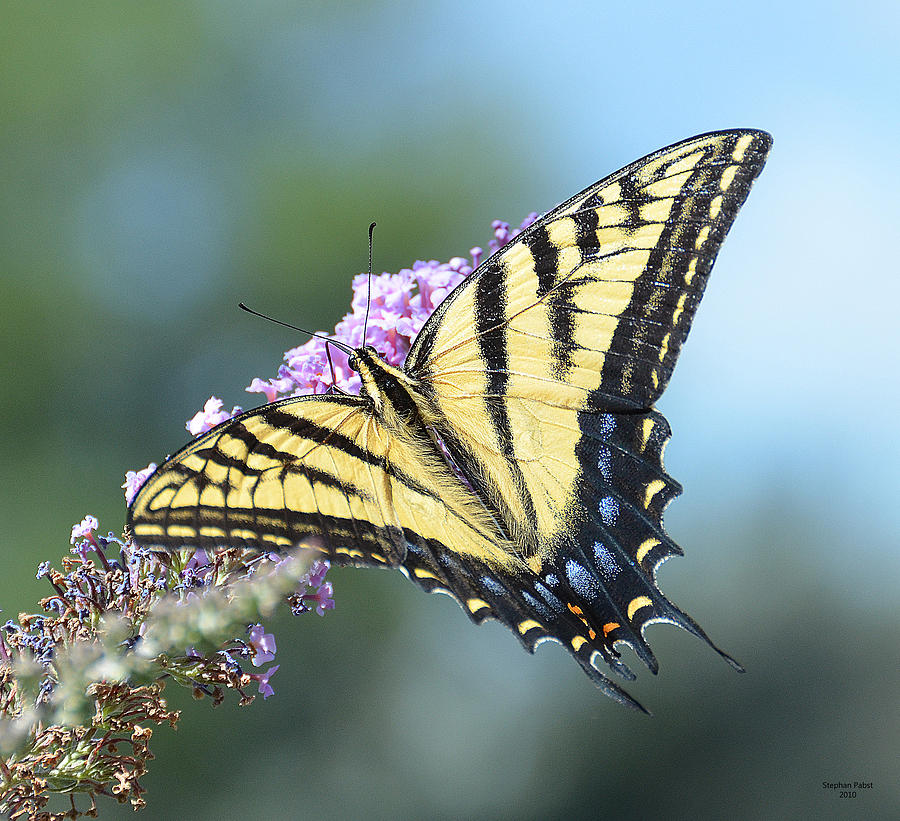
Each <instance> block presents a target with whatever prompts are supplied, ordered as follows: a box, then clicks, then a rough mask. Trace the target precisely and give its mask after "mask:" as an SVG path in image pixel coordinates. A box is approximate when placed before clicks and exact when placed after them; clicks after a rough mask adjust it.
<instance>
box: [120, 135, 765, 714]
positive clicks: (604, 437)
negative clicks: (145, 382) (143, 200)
mask: <svg viewBox="0 0 900 821" xmlns="http://www.w3.org/2000/svg"><path fill="white" fill-rule="evenodd" d="M770 143H771V138H770V137H769V136H768V135H767V134H765V133H764V132H758V131H725V132H716V133H713V134H708V135H701V136H700V137H696V138H693V139H692V140H686V141H684V142H683V143H679V144H677V145H674V146H670V147H669V148H667V149H663V150H662V151H659V152H656V153H655V154H652V155H650V156H648V157H646V158H644V159H643V160H639V161H638V162H636V163H633V164H632V165H631V166H628V167H627V168H625V169H623V170H622V171H620V172H617V173H616V174H613V175H611V176H610V177H608V178H606V179H605V180H602V181H601V182H599V183H596V184H595V185H593V186H591V187H589V188H588V189H585V191H583V192H581V193H580V194H578V195H576V196H575V197H573V198H571V199H570V200H568V201H567V202H565V203H563V204H562V205H560V206H558V207H557V208H555V209H553V210H552V211H550V212H549V213H548V214H546V215H545V216H544V217H542V218H541V219H540V220H538V221H537V222H536V223H535V224H534V225H532V226H531V227H530V228H528V229H527V230H525V231H524V232H523V233H522V234H521V235H520V236H518V237H516V238H515V239H514V240H513V241H512V242H510V243H509V244H508V245H506V246H504V247H503V248H501V249H500V250H499V251H498V252H497V253H496V254H494V255H493V256H492V257H490V258H489V259H488V260H486V261H485V262H484V263H483V264H482V265H481V266H480V267H479V268H478V269H477V270H476V271H475V272H474V273H473V274H471V275H470V276H469V277H468V278H467V279H466V280H465V281H464V282H463V283H462V284H461V285H460V286H458V287H457V288H456V289H455V290H454V291H453V292H452V293H451V294H450V295H449V296H448V297H447V299H446V300H445V301H444V302H443V303H442V304H441V305H440V306H439V308H438V309H437V311H436V312H435V313H434V314H433V315H432V316H431V317H430V318H429V319H428V321H427V322H426V323H425V325H424V326H423V328H422V330H421V332H420V334H419V335H418V337H417V338H416V340H415V342H414V344H413V346H412V348H411V350H410V352H409V354H408V356H407V359H406V362H405V363H404V365H403V367H401V368H397V367H394V366H392V365H389V364H387V363H386V362H385V361H384V360H383V359H381V357H380V356H379V355H378V354H377V352H376V351H375V350H374V349H372V348H369V347H362V348H360V349H359V350H357V351H356V352H355V354H354V355H353V356H351V358H350V366H351V367H352V368H353V369H354V370H356V371H357V372H358V373H359V375H360V380H361V393H360V396H348V395H319V396H308V397H296V398H292V399H286V400H281V401H279V402H275V403H272V404H270V405H267V406H264V407H263V408H259V409H256V410H253V411H249V412H247V413H244V414H242V415H241V416H238V417H236V418H234V419H231V420H228V421H227V422H224V423H223V424H222V425H220V426H219V427H217V428H215V429H213V430H212V431H210V432H209V433H207V434H205V435H203V436H201V437H200V438H198V439H197V440H195V441H194V442H192V443H190V444H189V445H187V446H186V447H185V448H184V449H182V450H181V451H179V452H178V453H177V454H175V455H174V456H172V457H171V458H170V459H168V460H167V461H166V462H165V463H164V464H163V465H161V466H160V468H159V469H158V470H157V471H156V473H155V474H153V475H152V476H151V477H150V478H149V479H148V481H147V483H146V484H145V485H144V487H143V488H142V489H141V491H140V493H139V495H138V496H137V498H136V499H135V501H134V502H133V504H132V506H131V508H130V511H129V526H130V528H131V530H132V532H133V534H134V538H135V539H136V541H138V542H139V543H140V544H144V545H146V546H148V547H152V548H157V549H176V548H179V547H183V546H188V547H190V546H195V547H207V548H214V547H217V546H220V545H237V546H252V547H257V548H260V549H279V548H288V547H292V546H294V545H296V544H298V543H300V542H303V543H306V544H310V545H312V546H313V547H315V548H316V549H318V550H320V551H321V552H322V553H323V554H325V555H327V556H328V557H329V558H331V559H332V560H333V561H336V562H338V563H343V564H358V565H380V566H390V567H397V568H399V569H401V570H402V571H403V572H405V573H406V574H407V575H408V576H409V578H410V579H411V580H413V581H415V582H416V583H417V584H419V585H420V586H422V587H423V588H424V589H426V590H429V591H440V592H445V593H449V594H451V595H452V596H453V597H454V598H456V600H457V601H458V602H459V603H460V605H461V606H462V608H463V610H464V611H465V612H466V613H467V614H468V615H469V617H470V618H471V619H472V620H473V621H475V622H477V623H480V622H482V621H484V620H485V619H487V618H494V619H498V620H500V621H501V622H503V623H504V624H506V625H507V626H508V627H509V628H510V629H511V630H512V631H513V633H514V634H515V635H516V636H517V637H518V638H519V640H520V641H521V642H522V644H523V645H524V646H525V647H526V649H528V650H533V649H534V647H535V646H536V645H537V644H539V643H540V642H541V641H544V640H548V639H553V640H556V641H559V642H560V643H562V644H563V645H564V646H565V647H566V648H567V649H568V650H569V652H570V653H571V654H572V655H573V656H574V657H575V659H576V660H577V661H578V662H579V664H580V665H581V667H582V669H583V670H585V672H586V673H587V674H588V675H589V676H590V677H591V679H592V680H593V681H594V682H595V683H596V684H597V685H598V686H600V687H601V688H602V689H603V690H604V692H606V693H607V694H608V695H610V696H612V697H613V698H615V699H616V700H618V701H620V702H622V703H625V704H629V705H631V706H639V705H637V703H636V702H634V701H633V700H632V699H631V698H630V696H628V695H627V694H626V693H625V692H624V691H623V690H621V688H619V687H618V686H617V685H616V684H614V683H613V682H612V681H611V680H610V679H608V678H607V677H606V676H604V675H603V674H602V673H601V672H600V671H599V670H598V668H597V663H598V662H599V661H601V660H602V661H605V662H606V663H607V664H608V665H610V666H611V667H612V669H613V670H615V671H616V672H617V673H619V674H620V675H622V676H624V677H625V678H633V674H632V673H631V671H630V670H628V668H627V667H625V665H624V664H623V663H622V662H621V661H620V659H619V654H618V651H617V650H616V645H617V643H620V642H622V643H625V644H628V645H629V646H631V647H632V648H633V649H634V650H635V652H636V653H637V654H638V656H639V657H640V658H641V659H642V660H643V661H644V662H645V663H646V664H647V665H648V666H649V667H650V669H651V670H653V671H654V672H655V670H656V668H657V663H656V660H655V658H654V657H653V654H652V652H651V650H650V647H649V645H648V644H647V643H646V641H645V639H644V636H643V631H644V628H645V627H646V626H647V625H648V624H650V623H652V622H657V621H667V622H670V623H673V624H677V625H679V626H681V627H683V628H684V629H686V630H688V631H690V632H692V633H694V634H695V635H697V636H699V637H701V638H703V639H705V640H706V641H709V640H708V638H707V637H706V635H705V633H704V632H703V631H702V630H701V629H700V627H699V626H697V625H696V624H695V623H694V622H693V621H692V620H691V619H690V618H689V617H688V616H687V615H686V614H685V613H683V612H682V611H681V610H679V609H678V608H676V607H675V605H673V604H672V603H671V602H670V601H669V600H668V599H667V598H666V597H665V596H664V595H663V594H662V593H661V592H660V590H659V588H658V587H657V585H656V581H655V573H656V570H657V568H658V566H659V565H660V563H661V562H663V561H664V560H665V559H667V558H669V557H670V556H673V555H679V554H680V553H681V550H680V548H679V547H678V546H677V545H676V544H675V543H674V542H673V541H672V540H671V538H670V537H669V536H668V535H667V534H666V532H665V530H664V528H663V526H662V513H663V510H664V508H665V506H666V505H667V504H668V503H669V502H670V501H671V500H672V499H673V498H674V497H675V496H676V495H678V493H680V490H681V488H680V486H679V485H678V484H677V483H676V482H675V481H674V480H673V479H671V478H670V477H669V476H668V475H667V474H666V472H665V470H664V468H663V464H662V454H663V449H664V447H665V444H666V442H667V441H668V439H669V436H670V429H669V426H668V423H667V422H666V420H665V419H664V418H663V417H662V415H661V414H660V413H659V412H658V411H656V410H655V409H654V407H653V405H654V402H655V401H656V399H657V398H658V396H659V395H660V394H661V393H662V391H663V390H664V389H665V386H666V384H667V383H668V380H669V377H670V376H671V372H672V369H673V367H674V364H675V361H676V358H677V356H678V353H679V351H680V348H681V345H682V343H683V342H684V339H685V337H686V336H687V332H688V330H689V328H690V323H691V320H692V318H693V315H694V311H695V310H696V307H697V304H698V303H699V301H700V297H701V296H702V293H703V288H704V286H705V283H706V279H707V277H708V275H709V271H710V269H711V267H712V262H713V260H714V258H715V254H716V252H717V250H718V247H719V245H720V243H721V241H722V239H723V238H724V234H725V232H727V230H728V228H729V227H730V225H731V222H732V221H733V219H734V216H735V214H736V212H737V209H738V208H739V207H740V205H741V203H742V202H743V200H744V199H745V197H746V195H747V193H748V191H749V187H750V184H751V183H752V181H753V179H754V178H755V177H756V175H757V174H758V173H759V171H760V170H761V168H762V165H763V163H764V160H765V156H766V154H767V152H768V149H769V146H770ZM719 652H721V651H719ZM722 655H723V656H724V655H725V654H724V653H723V654H722ZM725 658H726V659H728V657H727V656H725ZM728 660H729V661H731V660H730V659H728ZM732 663H733V662H732ZM735 666H737V665H735Z"/></svg>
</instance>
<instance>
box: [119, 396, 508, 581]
mask: <svg viewBox="0 0 900 821" xmlns="http://www.w3.org/2000/svg"><path fill="white" fill-rule="evenodd" d="M439 470H440V466H431V465H430V464H429V463H428V462H427V461H423V460H422V458H421V455H419V454H417V453H416V452H415V449H411V448H410V446H409V444H408V443H407V442H405V441H403V440H402V439H400V440H398V439H396V438H394V437H391V436H390V435H389V434H388V433H387V432H386V431H385V430H384V428H383V426H382V425H381V424H380V423H379V422H378V420H377V419H376V418H375V417H374V416H373V415H372V414H371V412H370V408H369V406H368V405H367V403H366V402H365V401H364V400H363V399H360V398H359V397H355V396H308V397H298V398H293V399H285V400H282V401H280V402H275V403H272V404H270V405H265V406H263V407H262V408H258V409H256V410H252V411H248V412H246V413H244V414H241V415H240V416H237V417H235V418H234V419H229V420H227V421H226V422H224V423H222V424H221V425H219V426H217V427H216V428H214V429H213V430H211V431H210V432H209V433H206V434H204V435H202V436H200V437H198V438H197V439H195V440H194V441H192V442H191V443H189V444H188V445H187V446H186V447H185V448H183V449H182V450H181V451H179V452H178V453H176V454H175V455H174V456H171V457H169V458H168V459H167V460H166V461H165V462H164V463H163V464H162V465H161V466H160V467H159V468H157V470H156V471H155V473H153V474H152V475H151V476H150V477H149V479H148V480H147V481H146V483H145V484H144V485H143V486H142V487H141V489H140V492H139V493H138V495H137V497H136V498H135V500H134V502H133V503H132V505H131V507H130V508H129V512H128V527H129V530H130V531H131V533H132V534H133V536H134V538H135V540H136V541H137V542H138V543H139V544H141V545H143V546H145V547H148V548H151V549H160V550H173V549H178V548H181V547H185V546H189V547H203V548H210V549H212V548H216V547H219V546H222V545H228V546H238V547H239V546H247V547H253V548H256V549H270V550H280V549H287V548H293V547H296V546H298V545H299V544H305V545H308V546H311V547H313V548H315V549H317V550H318V551H319V552H321V553H322V554H323V555H325V556H327V557H329V558H331V559H332V560H334V561H337V562H338V563H341V564H359V565H364V564H373V565H379V564H386V565H391V566H397V565H398V564H400V562H401V561H403V559H404V558H405V556H406V551H407V537H406V535H405V531H409V532H414V533H416V534H418V537H419V538H421V539H426V540H427V539H430V538H437V537H441V538H447V534H448V533H449V534H451V535H452V539H453V541H458V542H460V543H461V544H464V545H475V544H477V545H478V552H479V554H480V555H488V554H490V555H494V554H495V555H496V557H497V558H498V559H501V558H502V557H503V556H505V555H506V554H505V553H504V552H503V551H502V550H501V549H500V548H498V547H497V545H496V543H495V541H494V540H495V538H496V537H497V535H498V534H497V533H496V532H494V531H491V532H486V530H485V525H484V523H483V522H482V521H479V518H478V516H477V515H472V514H470V513H468V511H466V510H465V507H464V505H463V507H461V508H460V507H459V506H457V507H456V508H454V507H453V506H451V505H448V504H447V501H446V500H445V499H443V498H442V496H445V495H446V494H445V492H444V487H443V484H444V483H445V482H446V481H447V480H448V478H452V477H449V474H447V475H443V476H442V475H440V473H439V472H438V471H439ZM444 470H446V468H444ZM453 481H455V479H453ZM488 526H489V525H488Z"/></svg>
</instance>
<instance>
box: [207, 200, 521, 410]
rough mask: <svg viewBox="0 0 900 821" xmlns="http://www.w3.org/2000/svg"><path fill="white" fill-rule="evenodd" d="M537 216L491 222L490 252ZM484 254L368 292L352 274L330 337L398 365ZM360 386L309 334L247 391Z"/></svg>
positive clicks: (385, 280)
mask: <svg viewBox="0 0 900 821" xmlns="http://www.w3.org/2000/svg"><path fill="white" fill-rule="evenodd" d="M536 219H537V214H535V213H532V214H529V215H528V216H527V217H526V218H525V219H524V220H523V222H522V223H521V225H520V226H519V227H518V228H515V229H512V230H510V227H509V223H506V222H501V221H500V220H494V222H493V223H491V228H492V229H493V232H494V238H493V239H491V240H490V242H489V243H488V245H489V248H490V253H491V254H493V253H494V252H495V251H497V250H498V249H499V248H501V247H502V246H503V245H505V244H506V243H507V242H509V241H510V240H511V239H513V237H516V236H518V235H519V234H520V233H521V232H522V231H523V230H525V228H527V227H528V226H529V225H531V224H532V223H533V222H534V221H535V220H536ZM483 253H484V252H483V251H482V249H481V248H478V247H475V248H472V249H471V250H470V251H469V255H470V257H471V261H470V260H469V259H466V258H464V257H453V258H452V259H451V260H450V261H449V262H438V261H437V260H434V259H432V260H429V261H428V262H423V261H421V260H420V261H418V262H415V263H413V266H412V268H404V269H402V270H401V271H399V272H397V273H396V274H389V273H384V274H378V275H377V276H373V277H372V278H371V296H370V291H369V289H370V283H369V277H368V275H367V274H357V275H356V276H355V277H353V298H352V300H351V311H350V313H348V314H346V315H345V316H344V318H343V319H342V320H341V321H340V322H338V323H337V325H336V326H335V328H334V334H333V337H334V338H335V339H338V340H340V341H341V342H343V343H345V344H346V345H349V346H350V347H351V348H360V347H362V346H363V345H364V344H365V345H371V346H372V347H374V348H375V350H377V351H378V353H379V354H381V356H382V357H383V358H384V359H385V361H386V362H388V364H390V365H394V366H397V367H399V366H401V365H402V364H403V362H404V361H405V360H406V355H407V353H409V349H410V347H411V346H412V342H413V340H414V339H415V338H416V335H417V334H418V333H419V331H420V330H421V329H422V326H423V325H424V324H425V320H427V319H428V317H430V316H431V315H432V314H433V313H434V310H435V308H437V307H438V305H440V304H441V303H442V302H443V301H444V299H445V298H446V297H447V295H448V294H449V293H450V292H451V291H452V290H453V289H454V288H455V287H456V286H457V285H459V284H460V282H462V281H463V279H465V278H466V277H467V276H468V275H469V274H471V273H472V271H473V270H474V269H475V268H477V267H478V264H479V262H480V261H481V257H482V254H483ZM367 309H368V320H366V311H367ZM364 332H365V339H363V333H364ZM326 348H327V349H328V350H326ZM329 352H330V362H329V355H328V354H329ZM359 386H360V383H359V375H358V374H357V373H355V372H354V371H352V370H351V369H350V368H349V366H348V364H347V355H346V354H345V353H343V352H342V351H339V350H337V349H336V348H335V347H334V346H333V345H330V346H329V345H328V344H327V343H326V341H325V340H324V339H320V338H318V337H313V338H312V339H310V340H309V341H308V342H306V343H304V344H303V345H300V346H298V347H296V348H291V349H290V350H289V351H287V352H286V353H285V354H284V364H283V365H281V366H280V367H279V369H278V375H277V376H275V377H273V378H272V379H267V380H263V379H259V378H256V379H254V380H253V381H252V382H251V383H250V385H249V386H248V387H247V391H248V392H251V393H263V394H265V396H266V400H267V401H269V402H274V401H275V400H276V399H279V398H283V397H287V396H302V395H305V394H310V393H325V392H326V391H328V390H330V389H332V388H334V387H336V388H339V389H340V390H342V391H344V392H346V393H359ZM219 405H220V406H221V402H220V403H219Z"/></svg>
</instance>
